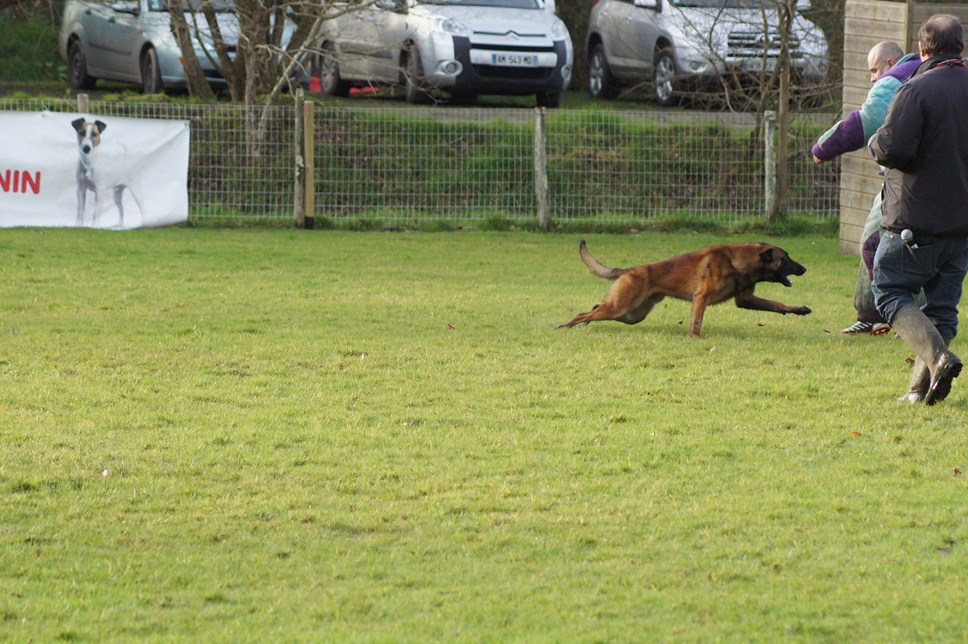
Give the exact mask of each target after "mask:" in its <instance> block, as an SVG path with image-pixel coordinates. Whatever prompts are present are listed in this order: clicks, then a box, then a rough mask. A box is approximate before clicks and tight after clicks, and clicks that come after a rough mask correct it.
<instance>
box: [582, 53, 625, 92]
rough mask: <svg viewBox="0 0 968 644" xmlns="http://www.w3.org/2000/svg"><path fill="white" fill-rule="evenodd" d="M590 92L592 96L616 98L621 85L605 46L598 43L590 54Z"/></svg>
mask: <svg viewBox="0 0 968 644" xmlns="http://www.w3.org/2000/svg"><path fill="white" fill-rule="evenodd" d="M588 93H589V95H591V97H592V98H615V97H616V96H618V93H619V87H618V82H616V80H615V77H614V76H612V70H611V69H609V67H608V60H606V58H605V46H604V45H602V44H601V43H598V44H597V45H595V46H594V47H592V51H591V53H589V54H588Z"/></svg>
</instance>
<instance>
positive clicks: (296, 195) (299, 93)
mask: <svg viewBox="0 0 968 644" xmlns="http://www.w3.org/2000/svg"><path fill="white" fill-rule="evenodd" d="M303 101H304V98H303V90H302V88H299V89H297V90H296V110H295V112H296V114H295V116H296V119H295V123H294V126H295V133H294V136H295V139H296V140H295V141H294V143H295V144H296V168H295V186H294V188H293V195H292V206H293V218H294V222H293V223H294V224H295V226H296V228H302V227H303V225H304V224H305V223H306V210H305V208H306V204H305V202H304V198H303V195H305V194H306V161H305V159H306V155H305V150H304V149H303V146H304V141H305V137H304V136H303Z"/></svg>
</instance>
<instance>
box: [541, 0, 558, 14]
mask: <svg viewBox="0 0 968 644" xmlns="http://www.w3.org/2000/svg"><path fill="white" fill-rule="evenodd" d="M542 4H543V5H544V10H545V11H547V12H549V13H558V7H557V6H555V0H544V1H543V2H542Z"/></svg>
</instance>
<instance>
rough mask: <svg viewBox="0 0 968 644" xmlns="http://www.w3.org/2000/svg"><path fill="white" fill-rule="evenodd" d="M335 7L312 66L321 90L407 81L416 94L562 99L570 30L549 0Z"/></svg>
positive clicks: (429, 0) (546, 102)
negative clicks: (443, 92)
mask: <svg viewBox="0 0 968 644" xmlns="http://www.w3.org/2000/svg"><path fill="white" fill-rule="evenodd" d="M331 11H332V17H331V18H330V19H328V20H326V21H325V22H324V23H323V35H322V39H321V40H320V42H319V45H318V50H319V52H320V53H319V54H318V55H317V57H316V61H315V64H314V66H313V73H314V75H317V76H319V77H320V81H321V82H320V84H321V88H322V92H323V93H324V94H330V95H346V94H347V93H348V91H349V89H350V88H351V87H353V86H365V85H370V84H377V85H402V86H404V87H405V88H406V97H407V100H408V101H410V102H423V101H426V100H428V98H429V94H428V91H429V90H431V89H443V90H446V91H448V92H449V93H450V94H451V95H452V96H456V97H460V98H468V99H473V98H475V97H476V96H477V95H479V94H504V95H515V94H517V95H524V94H534V95H535V97H536V98H537V103H538V105H542V106H548V107H557V106H558V105H559V104H560V102H561V94H562V92H563V91H565V90H566V89H567V88H568V84H569V82H570V81H571V72H572V65H573V58H574V52H573V48H572V42H571V36H570V34H569V33H568V28H567V27H566V26H565V23H564V22H562V21H561V20H560V19H559V18H558V17H557V16H555V13H554V2H553V1H552V0H376V1H375V2H374V3H371V4H367V5H364V6H363V7H362V8H357V7H354V6H353V5H352V4H349V3H337V4H336V5H335V6H334V7H332V9H331Z"/></svg>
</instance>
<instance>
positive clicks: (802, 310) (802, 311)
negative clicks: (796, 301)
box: [790, 306, 813, 315]
mask: <svg viewBox="0 0 968 644" xmlns="http://www.w3.org/2000/svg"><path fill="white" fill-rule="evenodd" d="M790 313H793V314H794V315H808V314H810V313H813V311H811V310H810V307H808V306H798V307H797V308H795V309H793V310H792V311H790Z"/></svg>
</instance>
